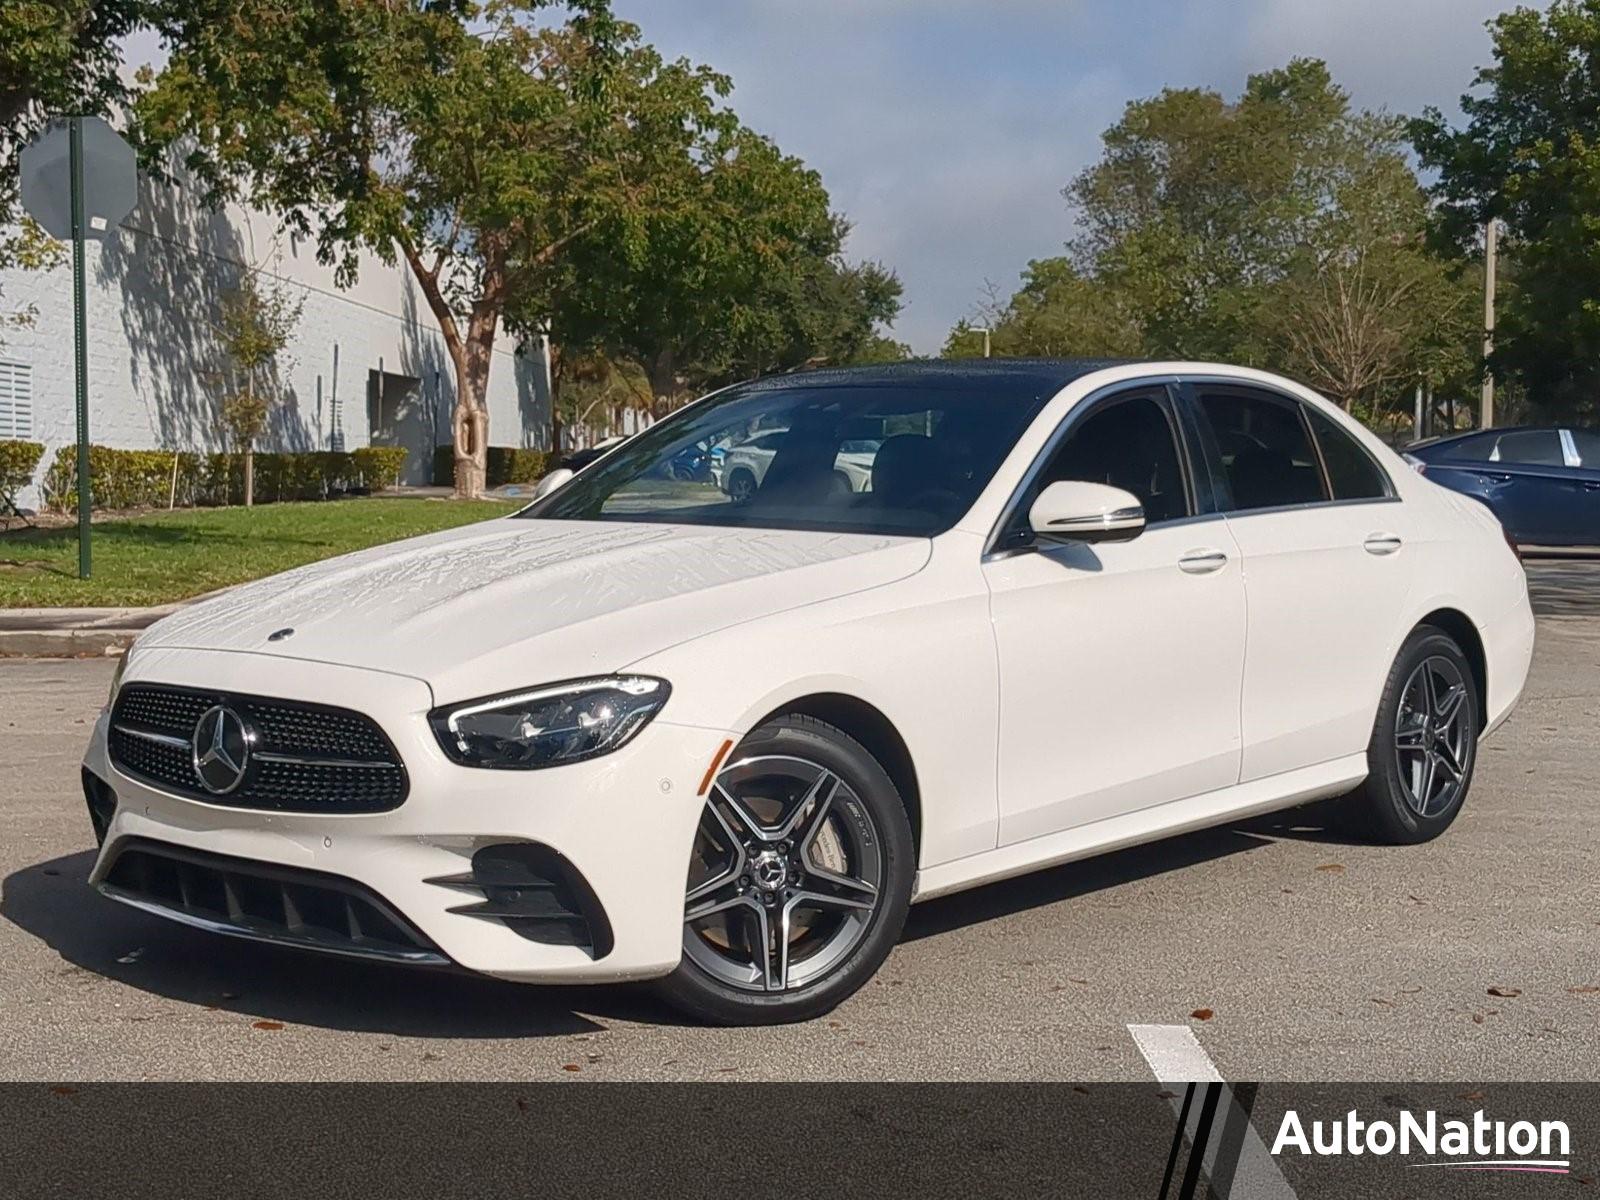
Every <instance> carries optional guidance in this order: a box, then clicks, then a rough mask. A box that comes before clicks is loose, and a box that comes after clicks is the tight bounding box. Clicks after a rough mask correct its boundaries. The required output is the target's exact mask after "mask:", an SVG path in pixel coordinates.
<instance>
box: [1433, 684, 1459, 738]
mask: <svg viewBox="0 0 1600 1200" xmlns="http://www.w3.org/2000/svg"><path fill="white" fill-rule="evenodd" d="M1466 701H1467V688H1466V685H1465V684H1462V683H1458V684H1456V685H1455V686H1454V687H1452V688H1450V689H1449V690H1448V691H1447V692H1445V694H1444V695H1443V696H1440V697H1439V701H1438V704H1437V705H1436V706H1435V707H1434V709H1433V727H1434V729H1435V731H1437V732H1439V733H1444V732H1445V731H1446V730H1447V729H1449V728H1450V724H1451V722H1453V721H1454V720H1455V719H1456V717H1457V716H1458V715H1459V714H1460V712H1461V708H1462V706H1463V705H1464V704H1465V703H1466Z"/></svg>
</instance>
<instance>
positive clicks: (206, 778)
mask: <svg viewBox="0 0 1600 1200" xmlns="http://www.w3.org/2000/svg"><path fill="white" fill-rule="evenodd" d="M192 757H193V759H194V773H195V774H196V775H198V776H199V777H200V782H201V784H202V785H203V786H204V787H205V789H206V791H208V792H214V793H215V794H217V795H218V796H221V795H225V794H226V793H228V792H231V791H233V789H234V788H236V787H238V786H239V784H240V783H242V782H243V781H244V773H245V769H246V768H247V767H248V766H249V765H250V731H249V730H248V729H247V728H245V723H244V718H243V717H241V716H240V715H239V714H238V713H236V712H234V711H233V709H231V708H229V707H227V706H226V705H224V704H218V705H216V706H214V707H212V708H208V709H206V711H205V712H203V713H201V714H200V719H199V720H198V721H196V722H195V723H194V748H193V751H192Z"/></svg>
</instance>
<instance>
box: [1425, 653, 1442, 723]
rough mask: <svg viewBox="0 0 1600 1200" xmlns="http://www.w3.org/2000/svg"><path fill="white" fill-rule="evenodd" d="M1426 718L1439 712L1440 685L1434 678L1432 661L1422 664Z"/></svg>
mask: <svg viewBox="0 0 1600 1200" xmlns="http://www.w3.org/2000/svg"><path fill="white" fill-rule="evenodd" d="M1421 711H1422V713H1423V715H1424V717H1426V716H1428V715H1429V714H1432V713H1435V712H1437V711H1439V701H1438V684H1437V682H1436V681H1435V680H1434V678H1433V667H1432V665H1431V660H1430V661H1429V662H1425V663H1423V664H1422V705H1421Z"/></svg>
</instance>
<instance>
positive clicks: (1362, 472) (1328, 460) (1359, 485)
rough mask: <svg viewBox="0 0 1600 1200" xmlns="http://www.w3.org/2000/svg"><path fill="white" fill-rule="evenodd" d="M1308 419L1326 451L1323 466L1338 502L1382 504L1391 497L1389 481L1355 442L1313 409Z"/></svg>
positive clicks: (1319, 442)
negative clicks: (1372, 502) (1382, 501)
mask: <svg viewBox="0 0 1600 1200" xmlns="http://www.w3.org/2000/svg"><path fill="white" fill-rule="evenodd" d="M1306 415H1307V416H1309V417H1310V418H1311V429H1312V432H1314V433H1315V434H1316V435H1317V445H1318V446H1320V447H1321V448H1322V463H1323V465H1324V466H1325V467H1327V468H1328V483H1329V484H1330V485H1331V486H1332V488H1333V498H1334V499H1335V500H1381V499H1383V498H1384V497H1385V496H1387V495H1389V494H1390V493H1389V477H1388V476H1387V475H1385V474H1384V473H1383V468H1382V467H1380V466H1379V465H1378V464H1377V463H1376V462H1374V461H1373V460H1372V455H1370V454H1368V453H1367V452H1366V451H1365V450H1363V449H1362V448H1361V444H1360V443H1359V442H1357V441H1356V440H1355V438H1353V437H1351V436H1350V435H1349V434H1348V433H1346V432H1345V431H1344V430H1343V429H1340V428H1339V426H1338V425H1337V424H1336V423H1335V422H1334V421H1331V420H1329V419H1328V417H1326V416H1324V415H1323V414H1322V413H1320V412H1318V411H1317V410H1316V409H1314V408H1312V407H1311V406H1310V405H1307V406H1306Z"/></svg>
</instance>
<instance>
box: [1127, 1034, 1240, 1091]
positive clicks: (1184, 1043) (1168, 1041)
mask: <svg viewBox="0 0 1600 1200" xmlns="http://www.w3.org/2000/svg"><path fill="white" fill-rule="evenodd" d="M1128 1032H1129V1033H1131V1034H1133V1041H1134V1044H1135V1045H1137V1046H1138V1047H1139V1053H1140V1054H1142V1055H1144V1060H1145V1062H1147V1063H1149V1064H1150V1070H1151V1072H1152V1073H1154V1075H1155V1077H1156V1079H1157V1080H1158V1081H1159V1082H1161V1083H1221V1082H1223V1079H1222V1076H1221V1075H1220V1074H1218V1073H1217V1068H1216V1067H1215V1066H1213V1065H1212V1062H1211V1059H1210V1058H1209V1057H1208V1056H1207V1055H1206V1051H1205V1047H1204V1046H1202V1045H1201V1044H1200V1039H1199V1038H1197V1037H1195V1035H1194V1030H1192V1029H1190V1028H1189V1027H1188V1026H1187V1025H1129V1026H1128Z"/></svg>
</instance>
